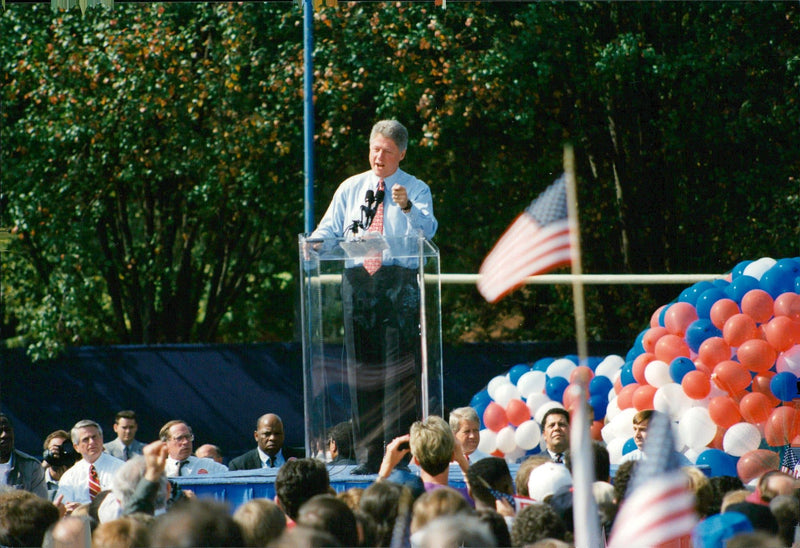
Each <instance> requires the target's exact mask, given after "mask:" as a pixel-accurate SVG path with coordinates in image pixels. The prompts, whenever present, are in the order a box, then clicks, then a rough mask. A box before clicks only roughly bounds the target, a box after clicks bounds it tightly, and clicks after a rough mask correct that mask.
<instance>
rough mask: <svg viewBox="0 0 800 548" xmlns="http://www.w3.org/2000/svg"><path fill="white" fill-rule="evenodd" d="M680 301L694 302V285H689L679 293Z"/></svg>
mask: <svg viewBox="0 0 800 548" xmlns="http://www.w3.org/2000/svg"><path fill="white" fill-rule="evenodd" d="M678 302H679V303H690V302H692V287H691V286H689V287H687V288H686V289H684V290H683V291H681V293H680V295H678Z"/></svg>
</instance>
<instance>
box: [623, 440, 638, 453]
mask: <svg viewBox="0 0 800 548" xmlns="http://www.w3.org/2000/svg"><path fill="white" fill-rule="evenodd" d="M636 449H637V447H636V442H635V441H634V440H633V438H630V439H628V441H626V442H625V444H624V445H623V446H622V454H623V455H627V454H628V453H630V452H631V451H636Z"/></svg>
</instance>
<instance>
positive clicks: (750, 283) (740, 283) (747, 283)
mask: <svg viewBox="0 0 800 548" xmlns="http://www.w3.org/2000/svg"><path fill="white" fill-rule="evenodd" d="M751 289H759V283H758V280H756V279H755V278H753V277H752V276H747V275H745V274H742V275H741V276H739V277H738V278H736V279H735V280H733V281H732V282H731V285H729V286H728V291H726V293H727V294H728V297H730V298H731V299H733V300H734V301H736V304H742V298H744V296H745V294H746V293H747V292H748V291H750V290H751Z"/></svg>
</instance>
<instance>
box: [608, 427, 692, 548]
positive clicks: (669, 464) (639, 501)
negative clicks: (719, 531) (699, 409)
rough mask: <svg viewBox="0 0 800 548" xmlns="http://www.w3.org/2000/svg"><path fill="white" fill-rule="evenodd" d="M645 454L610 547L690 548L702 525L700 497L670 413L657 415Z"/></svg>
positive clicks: (621, 509)
mask: <svg viewBox="0 0 800 548" xmlns="http://www.w3.org/2000/svg"><path fill="white" fill-rule="evenodd" d="M644 453H645V455H647V458H646V459H642V460H641V461H640V462H639V463H638V464H637V466H636V469H635V471H634V474H633V477H632V478H631V483H630V485H629V486H628V495H627V496H626V498H625V500H624V501H623V503H622V507H621V508H620V510H619V514H617V517H616V519H615V520H614V528H613V529H612V530H611V537H610V539H609V544H608V545H609V548H615V547H624V548H629V547H630V546H665V545H668V546H690V545H691V534H692V529H693V528H694V526H695V525H696V524H697V515H696V514H695V511H694V503H695V501H694V495H693V494H692V492H691V491H690V490H689V487H688V483H687V478H686V477H685V476H684V475H683V473H682V472H681V470H680V463H679V461H678V458H677V455H676V453H675V444H674V442H673V438H672V426H671V425H670V419H669V417H668V416H667V415H665V414H663V413H653V416H652V417H651V419H650V422H649V423H648V428H647V440H646V441H645V446H644Z"/></svg>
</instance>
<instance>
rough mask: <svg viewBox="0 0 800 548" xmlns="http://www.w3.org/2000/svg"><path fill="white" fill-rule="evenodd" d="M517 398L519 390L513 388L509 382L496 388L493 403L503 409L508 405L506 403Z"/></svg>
mask: <svg viewBox="0 0 800 548" xmlns="http://www.w3.org/2000/svg"><path fill="white" fill-rule="evenodd" d="M519 398H520V393H519V390H518V389H517V387H516V386H514V385H513V384H511V383H510V382H509V383H508V384H504V385H502V386H500V387H498V388H497V391H496V395H495V398H494V401H495V403H497V404H499V405H501V406H503V408H505V406H506V405H508V402H510V401H511V400H513V399H519Z"/></svg>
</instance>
